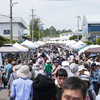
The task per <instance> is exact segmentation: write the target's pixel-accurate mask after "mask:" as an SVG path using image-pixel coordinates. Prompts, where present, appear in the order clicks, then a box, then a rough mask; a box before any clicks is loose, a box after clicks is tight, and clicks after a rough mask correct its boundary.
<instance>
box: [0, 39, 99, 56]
mask: <svg viewBox="0 0 100 100" xmlns="http://www.w3.org/2000/svg"><path fill="white" fill-rule="evenodd" d="M47 43H59V44H65V45H66V47H69V48H70V49H74V50H77V51H78V54H79V55H80V54H81V53H83V52H90V53H100V45H86V44H85V43H84V42H82V41H78V42H76V41H75V40H67V41H47ZM44 44H45V43H44V42H43V41H37V42H34V43H33V42H31V41H29V40H26V41H24V42H23V43H21V44H18V43H15V44H13V45H12V46H4V47H1V48H0V53H17V52H28V51H29V50H33V49H35V48H38V47H39V46H42V45H44Z"/></svg>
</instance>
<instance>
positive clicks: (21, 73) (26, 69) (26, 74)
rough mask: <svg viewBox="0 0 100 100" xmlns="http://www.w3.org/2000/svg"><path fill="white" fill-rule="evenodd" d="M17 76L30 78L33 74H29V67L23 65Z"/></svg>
mask: <svg viewBox="0 0 100 100" xmlns="http://www.w3.org/2000/svg"><path fill="white" fill-rule="evenodd" d="M17 76H19V77H22V78H30V77H31V72H29V67H28V66H27V65H23V66H22V67H21V68H20V69H19V70H18V71H17Z"/></svg>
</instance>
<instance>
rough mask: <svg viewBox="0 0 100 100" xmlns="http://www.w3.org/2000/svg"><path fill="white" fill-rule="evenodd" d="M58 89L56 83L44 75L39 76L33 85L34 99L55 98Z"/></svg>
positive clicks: (45, 99)
mask: <svg viewBox="0 0 100 100" xmlns="http://www.w3.org/2000/svg"><path fill="white" fill-rule="evenodd" d="M56 93H57V88H56V85H55V83H54V81H53V80H52V79H50V78H48V77H46V76H44V75H41V74H39V75H38V76H37V77H36V78H35V79H34V83H33V97H34V98H36V99H37V100H48V99H50V98H52V97H55V96H56Z"/></svg>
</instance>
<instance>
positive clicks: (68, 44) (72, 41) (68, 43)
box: [66, 40, 77, 47]
mask: <svg viewBox="0 0 100 100" xmlns="http://www.w3.org/2000/svg"><path fill="white" fill-rule="evenodd" d="M76 43H77V42H76V41H74V40H71V41H68V42H66V45H67V46H69V47H70V46H72V45H75V44H76Z"/></svg>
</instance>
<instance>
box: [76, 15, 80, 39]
mask: <svg viewBox="0 0 100 100" xmlns="http://www.w3.org/2000/svg"><path fill="white" fill-rule="evenodd" d="M80 19H81V18H80V16H77V40H79V20H80Z"/></svg>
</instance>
